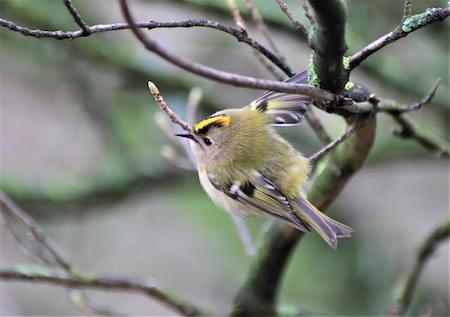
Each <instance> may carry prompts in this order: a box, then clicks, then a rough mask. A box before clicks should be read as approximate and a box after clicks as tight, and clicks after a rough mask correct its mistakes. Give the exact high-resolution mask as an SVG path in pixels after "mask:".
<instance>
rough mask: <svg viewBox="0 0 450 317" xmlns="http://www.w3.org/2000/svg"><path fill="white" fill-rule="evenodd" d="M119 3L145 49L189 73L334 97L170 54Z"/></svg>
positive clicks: (243, 84)
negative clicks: (137, 24) (226, 70)
mask: <svg viewBox="0 0 450 317" xmlns="http://www.w3.org/2000/svg"><path fill="white" fill-rule="evenodd" d="M119 3H120V6H121V9H122V13H123V16H124V18H125V20H126V21H127V23H129V25H130V26H131V30H132V32H133V34H134V35H135V36H136V38H137V39H138V40H139V41H140V42H141V43H142V45H144V47H145V48H146V49H148V50H149V51H151V52H154V53H155V54H157V55H159V56H160V57H162V58H163V59H165V60H167V61H169V62H170V63H172V64H174V65H176V66H178V67H181V68H183V69H185V70H187V71H189V72H191V73H194V74H197V75H199V76H202V77H205V78H208V79H212V80H215V81H219V82H222V83H226V84H230V85H234V86H239V87H247V88H255V89H266V90H272V91H279V92H288V93H293V94H303V95H307V96H310V97H312V98H313V99H320V100H324V101H328V102H333V101H335V99H336V96H335V95H334V94H333V93H330V92H328V91H326V90H324V89H319V88H316V87H312V86H309V85H304V84H292V83H286V82H279V81H273V80H267V79H258V78H254V77H248V76H243V75H239V74H234V73H228V72H224V71H220V70H217V69H214V68H212V67H208V66H205V65H201V64H198V63H192V62H190V61H187V60H185V59H183V58H181V57H179V56H177V55H175V54H172V53H171V52H169V51H167V50H166V49H164V48H163V47H161V46H160V45H159V44H158V43H156V42H155V41H153V40H151V39H150V38H148V37H147V36H146V35H145V34H144V33H143V32H142V30H140V29H138V28H137V27H136V25H135V23H134V22H133V18H132V16H131V13H130V11H129V9H128V5H127V2H126V1H125V0H119Z"/></svg>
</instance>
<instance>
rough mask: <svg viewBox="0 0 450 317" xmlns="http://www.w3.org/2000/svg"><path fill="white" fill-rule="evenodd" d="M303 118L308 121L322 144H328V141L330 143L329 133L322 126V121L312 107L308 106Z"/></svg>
mask: <svg viewBox="0 0 450 317" xmlns="http://www.w3.org/2000/svg"><path fill="white" fill-rule="evenodd" d="M305 118H306V120H307V121H308V123H309V125H310V126H311V128H312V129H313V131H314V132H315V133H316V135H317V137H318V138H319V140H320V142H322V144H328V143H330V142H331V141H332V139H331V137H330V135H329V134H328V132H327V131H326V129H325V127H324V126H323V124H322V122H320V119H319V118H318V117H317V116H316V114H315V113H314V110H313V108H309V109H308V110H307V111H306V112H305Z"/></svg>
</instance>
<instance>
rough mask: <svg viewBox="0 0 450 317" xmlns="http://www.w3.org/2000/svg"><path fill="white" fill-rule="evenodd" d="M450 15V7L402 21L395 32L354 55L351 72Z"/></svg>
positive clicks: (351, 61) (432, 9)
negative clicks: (388, 46) (406, 37)
mask: <svg viewBox="0 0 450 317" xmlns="http://www.w3.org/2000/svg"><path fill="white" fill-rule="evenodd" d="M405 11H406V12H407V9H405ZM449 15H450V6H447V7H446V8H431V9H427V10H426V11H425V12H423V13H420V14H416V15H413V16H410V17H409V18H407V19H405V21H402V23H401V25H399V26H397V27H396V28H395V30H394V31H392V32H389V33H387V34H385V35H383V36H382V37H380V38H379V39H377V40H375V41H373V42H372V43H370V44H369V45H367V46H366V47H364V48H363V49H362V50H360V51H359V52H357V53H355V54H353V55H352V57H351V58H350V64H349V66H350V70H352V69H353V68H355V67H356V66H358V65H359V64H361V63H362V62H363V61H364V60H365V59H366V58H368V57H369V56H370V55H372V54H373V53H376V52H377V51H379V50H380V49H382V48H383V47H385V46H386V45H388V44H391V43H393V42H395V41H397V40H399V39H401V38H403V37H405V36H407V35H408V34H410V33H412V32H414V31H416V30H418V29H420V28H422V27H424V26H427V25H429V24H431V23H435V22H439V21H442V20H444V19H445V18H447V17H448V16H449Z"/></svg>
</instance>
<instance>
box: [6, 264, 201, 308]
mask: <svg viewBox="0 0 450 317" xmlns="http://www.w3.org/2000/svg"><path fill="white" fill-rule="evenodd" d="M0 280H2V281H22V282H32V283H46V284H53V285H58V286H62V287H66V288H73V287H76V288H79V289H103V290H111V291H123V292H135V293H141V294H144V295H146V296H148V297H151V298H153V299H156V300H158V301H159V302H161V303H162V304H164V305H165V306H167V307H169V308H171V309H173V310H174V311H176V312H177V313H179V314H181V315H183V316H205V315H207V313H205V312H204V311H202V310H200V309H199V308H197V307H195V306H193V305H191V304H189V303H187V302H185V301H183V300H181V299H179V298H178V297H176V296H175V295H173V294H170V293H168V292H166V291H163V290H162V289H160V288H159V287H157V286H156V284H155V282H151V281H140V280H135V279H129V278H123V277H112V276H93V275H90V274H89V275H87V276H82V275H80V274H72V275H68V274H66V273H59V272H48V271H46V270H45V269H43V270H42V271H38V270H35V271H32V272H21V271H20V270H14V269H10V270H0Z"/></svg>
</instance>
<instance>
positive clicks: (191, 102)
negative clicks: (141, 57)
mask: <svg viewBox="0 0 450 317" xmlns="http://www.w3.org/2000/svg"><path fill="white" fill-rule="evenodd" d="M148 86H149V89H150V92H151V94H152V95H153V98H154V99H155V101H156V103H157V104H158V105H159V107H160V108H161V110H162V111H163V112H165V113H166V115H167V117H168V118H169V119H170V120H171V121H172V123H174V124H176V125H178V126H180V127H181V128H182V129H184V130H186V131H187V132H189V133H192V128H191V127H190V126H189V124H188V123H186V122H184V121H183V120H182V119H181V118H180V117H178V115H177V114H176V113H175V112H173V110H172V109H171V108H170V107H169V105H168V104H167V103H166V102H165V101H164V98H163V96H162V95H161V94H160V92H159V89H158V88H157V87H156V85H155V84H153V83H152V82H150V81H149V82H148ZM200 98H201V91H199V89H195V88H193V89H192V90H191V93H190V94H189V97H188V101H187V113H188V122H194V119H195V117H196V114H197V109H198V106H199V102H200ZM157 125H158V126H159V127H160V128H161V130H162V131H163V132H164V133H165V134H166V135H167V137H168V138H169V139H170V140H171V141H172V142H174V143H176V144H179V145H180V146H182V147H183V149H184V152H185V154H186V156H185V157H181V156H179V155H178V154H177V153H176V152H175V150H174V149H173V148H172V147H171V146H168V145H167V146H166V147H164V148H163V149H164V151H162V153H163V156H164V157H165V158H166V159H167V160H168V161H169V162H171V163H172V164H174V165H175V166H177V167H179V168H183V169H189V170H195V171H196V164H197V162H196V160H195V158H194V156H193V155H192V151H191V147H190V144H189V141H185V140H184V139H181V138H174V135H173V132H174V131H173V130H172V129H171V126H168V125H166V124H165V121H163V120H159V119H158V120H157ZM231 218H232V220H233V224H234V226H235V228H236V231H237V233H238V235H239V238H240V240H241V242H242V245H243V247H244V250H245V253H246V254H247V255H248V256H253V255H254V254H255V245H254V243H253V240H252V237H251V235H250V232H249V230H248V228H247V226H246V224H245V220H244V219H243V218H241V217H239V216H236V215H231Z"/></svg>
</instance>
